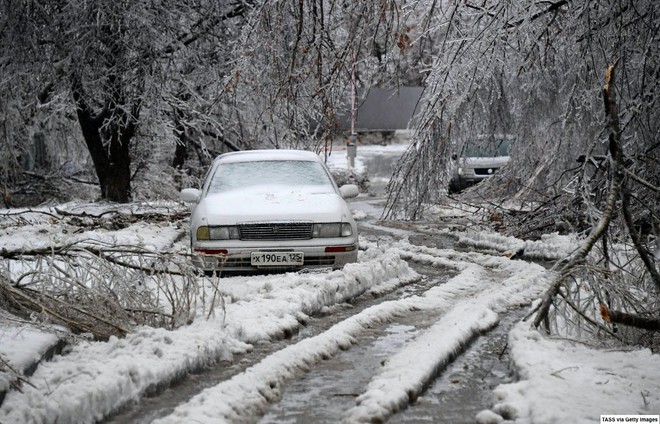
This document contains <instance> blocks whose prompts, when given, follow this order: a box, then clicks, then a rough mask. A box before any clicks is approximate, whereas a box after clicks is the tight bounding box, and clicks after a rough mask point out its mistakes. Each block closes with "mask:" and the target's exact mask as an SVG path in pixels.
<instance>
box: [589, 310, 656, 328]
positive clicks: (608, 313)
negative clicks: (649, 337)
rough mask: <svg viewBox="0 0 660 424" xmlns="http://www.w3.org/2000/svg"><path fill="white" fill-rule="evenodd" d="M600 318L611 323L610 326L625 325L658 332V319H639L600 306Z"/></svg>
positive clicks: (635, 316)
mask: <svg viewBox="0 0 660 424" xmlns="http://www.w3.org/2000/svg"><path fill="white" fill-rule="evenodd" d="M600 316H601V317H602V318H603V320H605V321H607V322H611V323H612V324H621V325H627V326H629V327H635V328H641V329H642V330H650V331H658V330H660V318H647V317H640V316H638V315H631V314H627V313H625V312H619V311H612V310H610V309H609V308H608V307H607V306H605V305H600Z"/></svg>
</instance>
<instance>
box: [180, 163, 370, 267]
mask: <svg viewBox="0 0 660 424" xmlns="http://www.w3.org/2000/svg"><path fill="white" fill-rule="evenodd" d="M357 195H358V188H357V186H355V185H345V186H342V187H341V188H338V187H337V185H336V184H335V182H334V180H333V178H332V176H331V174H330V172H329V170H328V168H327V166H326V165H325V163H324V162H323V161H322V160H321V158H320V157H319V155H317V154H316V153H313V152H308V151H302V150H251V151H241V152H233V153H225V154H223V155H220V156H218V157H217V158H216V159H215V160H214V161H213V164H212V165H211V167H210V168H209V171H208V173H207V175H206V178H205V181H204V184H203V186H202V189H201V190H198V189H194V188H187V189H184V190H182V191H181V200H183V201H184V202H190V203H193V209H192V213H191V217H190V239H191V248H192V255H193V263H194V264H195V265H196V266H197V267H199V268H201V269H202V270H204V271H206V272H207V273H208V272H217V273H226V272H250V271H269V270H298V269H302V268H334V269H338V268H341V267H343V266H344V265H345V264H347V263H350V262H355V261H357V255H358V233H357V225H356V223H355V220H354V219H353V216H352V214H351V211H350V209H349V208H348V205H347V204H346V201H345V200H344V199H347V198H351V197H355V196H357Z"/></svg>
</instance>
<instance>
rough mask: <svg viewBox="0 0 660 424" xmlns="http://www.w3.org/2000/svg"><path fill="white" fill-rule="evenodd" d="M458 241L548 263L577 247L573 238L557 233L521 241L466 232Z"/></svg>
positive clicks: (509, 237) (570, 252) (567, 255)
mask: <svg viewBox="0 0 660 424" xmlns="http://www.w3.org/2000/svg"><path fill="white" fill-rule="evenodd" d="M458 241H459V243H461V244H464V245H467V246H474V247H478V248H482V249H492V250H496V251H498V252H502V253H503V254H507V255H509V256H511V255H513V254H516V253H518V254H519V255H524V256H525V257H526V258H529V259H540V260H548V261H552V260H560V259H564V258H567V257H569V256H570V255H571V254H572V253H573V252H574V251H575V250H577V248H578V247H579V242H578V240H577V239H576V238H575V237H573V236H562V235H559V234H557V233H552V234H544V235H543V236H542V237H541V240H521V239H518V238H516V237H512V236H505V235H502V234H498V233H489V232H485V231H479V232H475V231H467V232H465V233H461V234H459V235H458Z"/></svg>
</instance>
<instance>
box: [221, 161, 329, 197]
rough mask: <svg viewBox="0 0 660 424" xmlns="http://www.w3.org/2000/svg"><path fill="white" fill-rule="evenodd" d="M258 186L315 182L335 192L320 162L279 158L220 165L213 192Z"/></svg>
mask: <svg viewBox="0 0 660 424" xmlns="http://www.w3.org/2000/svg"><path fill="white" fill-rule="evenodd" d="M256 186H288V187H294V188H298V187H300V186H314V187H315V189H317V190H318V189H320V190H319V191H320V192H326V193H329V192H333V191H334V188H333V185H332V182H331V181H330V178H329V176H328V174H327V173H326V172H325V169H324V168H323V166H322V165H321V164H320V163H318V162H310V161H297V160H278V161H254V162H231V163H223V164H220V165H218V168H217V169H216V170H215V173H214V174H213V178H212V179H211V183H210V185H209V193H220V192H226V191H232V190H237V189H244V188H248V187H256Z"/></svg>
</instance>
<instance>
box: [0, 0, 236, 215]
mask: <svg viewBox="0 0 660 424" xmlns="http://www.w3.org/2000/svg"><path fill="white" fill-rule="evenodd" d="M248 7H249V5H247V2H242V1H225V2H207V1H199V2H183V3H181V2H168V1H166V2H159V3H153V2H131V1H113V2H105V1H95V0H92V1H78V0H60V1H53V2H37V1H27V2H23V1H18V2H13V1H10V2H5V3H4V4H3V6H2V10H1V11H0V28H1V30H0V45H2V53H0V57H2V62H0V67H2V71H3V75H5V76H6V77H5V78H4V79H3V80H2V81H0V92H1V93H2V99H3V102H2V103H1V104H0V108H2V110H3V112H4V114H5V115H4V116H5V120H4V124H3V125H4V127H5V129H6V131H5V138H4V143H5V144H6V145H7V146H8V147H10V149H8V151H9V152H11V153H9V154H11V155H13V157H11V158H8V159H10V160H9V161H8V164H7V165H5V166H3V172H5V173H6V174H13V173H15V172H16V168H17V166H16V165H15V163H16V162H17V161H18V159H19V157H20V156H22V155H23V154H24V152H25V151H26V150H27V147H26V145H25V142H24V140H25V136H24V133H26V132H28V133H29V132H30V130H29V129H26V128H29V127H34V126H35V125H36V124H35V122H34V120H33V119H31V118H33V117H34V115H35V114H36V112H34V111H35V110H37V109H39V108H41V109H44V108H48V110H49V111H51V113H52V115H51V116H48V117H47V119H49V120H51V121H53V120H59V121H66V120H68V119H75V120H76V121H77V123H78V125H79V130H80V133H81V134H82V138H83V140H84V142H85V144H86V147H87V149H88V151H89V154H90V157H91V159H92V161H93V165H94V169H95V173H96V176H97V178H98V181H99V185H100V187H101V195H102V197H103V198H106V199H109V200H114V201H121V202H123V201H127V200H129V199H130V196H131V178H132V175H133V173H134V172H135V170H136V169H135V168H136V164H134V163H133V158H134V156H136V154H137V153H138V152H140V151H142V152H148V151H150V149H152V148H153V144H151V143H150V142H153V141H154V140H156V139H157V138H159V137H162V135H163V133H162V130H161V128H168V129H174V130H177V131H179V133H182V132H183V131H185V128H184V129H181V128H178V129H177V125H180V124H181V121H182V120H181V119H180V118H181V117H182V116H192V115H195V114H198V115H204V116H206V120H207V121H210V120H211V119H210V118H208V115H209V110H208V109H209V108H206V109H205V105H207V104H209V103H212V99H213V98H214V97H215V96H216V95H217V91H216V90H217V87H216V86H213V84H214V83H215V81H218V80H220V81H221V80H222V75H223V71H224V63H225V61H226V57H225V52H226V44H227V40H228V39H230V38H231V37H234V35H233V34H232V32H233V31H232V30H231V26H230V25H231V24H233V22H235V21H236V20H240V19H241V17H242V16H243V14H244V13H245V11H246V9H247V8H248ZM200 75H201V77H200ZM191 76H192V77H193V78H191ZM214 77H215V78H214ZM200 98H203V100H202V101H199V99H200ZM209 99H210V100H209ZM44 105H45V106H44ZM16 109H18V110H19V111H22V112H23V114H21V113H20V112H19V113H16ZM26 115H27V116H26ZM171 122H175V123H174V124H171ZM48 137H49V140H50V141H49V144H50V147H51V148H52V149H56V148H57V147H56V146H57V144H60V143H61V142H62V140H61V139H57V137H56V135H54V134H48ZM138 140H140V141H142V142H143V143H149V144H150V147H148V148H142V149H140V147H139V146H136V141H138ZM58 142H60V143H58ZM155 145H156V146H157V145H158V144H157V143H156V144H155Z"/></svg>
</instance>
